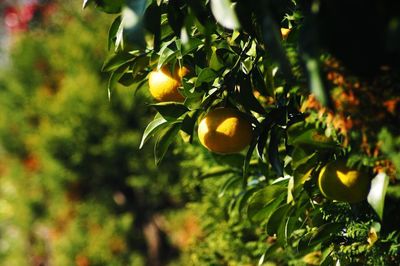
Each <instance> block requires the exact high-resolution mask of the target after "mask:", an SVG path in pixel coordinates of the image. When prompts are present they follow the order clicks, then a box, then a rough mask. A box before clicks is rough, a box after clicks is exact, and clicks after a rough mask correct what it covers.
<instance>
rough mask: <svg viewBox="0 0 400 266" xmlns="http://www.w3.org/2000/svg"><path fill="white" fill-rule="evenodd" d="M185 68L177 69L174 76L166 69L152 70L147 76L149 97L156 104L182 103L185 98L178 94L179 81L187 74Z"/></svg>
mask: <svg viewBox="0 0 400 266" xmlns="http://www.w3.org/2000/svg"><path fill="white" fill-rule="evenodd" d="M188 72H189V71H188V69H187V68H185V67H182V68H179V69H177V70H176V71H175V73H174V75H172V74H171V73H170V71H169V70H168V68H167V67H162V68H161V69H158V70H154V71H152V72H150V74H149V89H150V93H151V95H152V96H153V97H154V99H156V101H158V102H169V101H172V102H182V101H183V100H184V99H185V98H184V97H183V95H182V94H180V93H179V90H178V88H179V87H180V86H181V79H182V77H183V76H185V75H186V74H187V73H188Z"/></svg>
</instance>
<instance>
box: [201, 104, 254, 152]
mask: <svg viewBox="0 0 400 266" xmlns="http://www.w3.org/2000/svg"><path fill="white" fill-rule="evenodd" d="M252 134H253V133H252V128H251V124H250V123H249V122H248V121H247V120H246V119H245V118H244V117H243V116H242V115H241V114H240V112H239V111H237V110H235V109H232V108H217V109H214V110H212V111H210V112H209V113H208V114H207V115H206V116H205V117H204V118H203V119H202V120H201V122H200V124H199V128H198V136H199V140H200V142H201V144H202V145H203V146H204V147H206V148H207V149H208V150H210V151H212V152H216V153H222V154H229V153H237V152H240V151H241V150H243V149H244V148H245V147H246V146H247V145H249V144H250V142H251V139H252Z"/></svg>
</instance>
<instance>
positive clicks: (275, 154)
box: [268, 126, 283, 177]
mask: <svg viewBox="0 0 400 266" xmlns="http://www.w3.org/2000/svg"><path fill="white" fill-rule="evenodd" d="M281 133H282V132H281V130H280V129H279V128H278V127H276V126H275V127H273V128H272V129H271V134H270V135H271V137H270V140H269V145H268V158H269V162H270V163H271V166H272V168H273V169H274V171H275V172H276V173H277V175H278V176H279V177H282V176H283V162H282V161H281V159H280V158H279V144H280V140H281Z"/></svg>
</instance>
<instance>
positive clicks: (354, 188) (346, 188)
mask: <svg viewBox="0 0 400 266" xmlns="http://www.w3.org/2000/svg"><path fill="white" fill-rule="evenodd" d="M370 184H371V180H370V178H369V176H368V174H367V173H366V172H364V171H360V170H357V169H352V168H349V167H348V166H347V165H346V161H345V160H337V161H333V162H331V163H328V164H327V165H326V166H324V167H323V168H322V170H321V172H320V173H319V177H318V186H319V189H320V190H321V192H322V194H323V195H324V196H325V197H327V198H329V199H332V200H338V201H344V202H349V203H356V202H360V201H363V200H365V199H366V198H367V196H368V193H369V189H370Z"/></svg>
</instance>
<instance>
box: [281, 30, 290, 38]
mask: <svg viewBox="0 0 400 266" xmlns="http://www.w3.org/2000/svg"><path fill="white" fill-rule="evenodd" d="M289 33H290V29H287V28H281V34H282V39H284V40H286V38H287V37H288V36H289Z"/></svg>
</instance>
